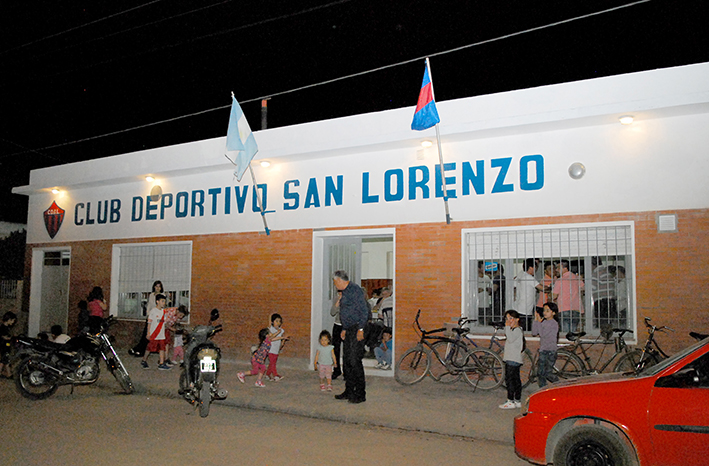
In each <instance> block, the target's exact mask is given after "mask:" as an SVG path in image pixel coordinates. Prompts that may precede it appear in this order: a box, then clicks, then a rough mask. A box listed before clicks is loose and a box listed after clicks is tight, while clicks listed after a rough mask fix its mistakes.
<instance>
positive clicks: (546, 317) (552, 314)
mask: <svg viewBox="0 0 709 466" xmlns="http://www.w3.org/2000/svg"><path fill="white" fill-rule="evenodd" d="M542 309H543V310H542V315H541V316H540V315H539V313H538V312H537V313H535V315H534V318H535V319H534V322H532V335H534V336H537V335H539V364H538V365H537V376H538V378H539V388H542V387H544V386H545V385H546V384H547V380H548V381H549V382H556V381H557V380H559V377H557V376H556V374H554V364H556V342H557V341H558V339H559V323H558V322H557V321H556V314H557V313H558V312H559V308H558V307H557V305H556V303H551V302H549V303H544V307H543V308H542Z"/></svg>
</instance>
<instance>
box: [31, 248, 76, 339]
mask: <svg viewBox="0 0 709 466" xmlns="http://www.w3.org/2000/svg"><path fill="white" fill-rule="evenodd" d="M70 266H71V251H70V250H68V249H57V250H52V249H40V248H37V249H34V250H33V251H32V275H31V288H30V315H29V322H28V333H29V335H30V336H36V335H37V333H39V332H49V330H50V328H51V327H52V325H61V326H62V329H63V330H64V332H67V331H68V328H67V327H68V322H69V270H70Z"/></svg>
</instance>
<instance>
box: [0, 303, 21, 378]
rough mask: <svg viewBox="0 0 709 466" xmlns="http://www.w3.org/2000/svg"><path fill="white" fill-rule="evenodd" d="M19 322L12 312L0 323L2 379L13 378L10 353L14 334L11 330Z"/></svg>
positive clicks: (0, 373)
mask: <svg viewBox="0 0 709 466" xmlns="http://www.w3.org/2000/svg"><path fill="white" fill-rule="evenodd" d="M15 322H17V315H16V314H15V313H14V312H12V311H7V312H6V313H5V314H4V315H3V316H2V323H0V377H5V378H7V379H9V378H10V377H12V371H11V370H10V352H11V350H12V333H11V332H10V329H12V326H13V325H15Z"/></svg>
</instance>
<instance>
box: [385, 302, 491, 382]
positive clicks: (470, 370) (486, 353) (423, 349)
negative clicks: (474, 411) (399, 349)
mask: <svg viewBox="0 0 709 466" xmlns="http://www.w3.org/2000/svg"><path fill="white" fill-rule="evenodd" d="M420 315H421V310H420V309H419V311H418V313H417V314H416V318H415V319H414V325H413V326H414V330H415V331H416V332H417V333H418V334H419V335H420V339H419V342H418V343H417V344H416V346H414V347H413V348H410V349H409V350H407V351H406V352H405V353H404V354H403V355H402V356H401V358H399V361H398V362H397V364H396V368H395V371H394V378H395V379H396V381H397V382H399V383H400V384H403V385H413V384H415V383H417V382H420V381H421V380H423V379H424V377H426V375H427V374H429V373H430V374H431V377H432V378H433V379H434V380H438V381H440V380H444V378H445V380H446V381H449V380H450V381H455V380H459V379H460V378H461V377H464V378H465V380H466V382H468V383H469V384H470V385H472V386H473V387H474V388H475V389H478V388H479V389H481V390H493V389H495V388H497V387H499V386H500V385H501V384H502V380H503V379H504V365H503V363H502V359H501V358H500V357H499V356H498V355H497V354H496V353H494V352H493V351H490V350H488V349H485V348H476V349H473V350H470V349H469V348H468V347H467V346H466V345H465V343H463V342H462V341H461V335H464V334H466V333H467V332H468V331H469V329H467V328H464V327H463V325H464V324H465V323H467V319H465V318H461V319H460V320H459V327H458V328H456V329H454V331H453V332H452V336H451V337H447V336H441V335H435V334H437V333H441V332H443V331H445V330H446V328H445V327H444V328H438V329H435V330H430V331H426V330H424V329H423V328H422V327H421V324H420V323H419V317H420ZM441 354H443V355H442V356H441ZM432 360H435V361H436V366H435V368H434V372H430V368H431V361H432ZM439 367H440V368H442V370H441V371H440V372H439V371H438V368H439Z"/></svg>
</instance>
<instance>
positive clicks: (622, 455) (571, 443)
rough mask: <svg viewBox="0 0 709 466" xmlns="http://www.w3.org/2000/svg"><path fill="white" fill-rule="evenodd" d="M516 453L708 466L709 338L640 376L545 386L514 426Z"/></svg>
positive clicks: (564, 461) (544, 459) (571, 461)
mask: <svg viewBox="0 0 709 466" xmlns="http://www.w3.org/2000/svg"><path fill="white" fill-rule="evenodd" d="M514 436H515V452H516V453H517V455H518V456H519V457H520V458H522V459H525V460H527V461H530V462H532V463H537V464H549V463H553V464H554V465H555V466H563V465H593V466H600V465H615V466H623V465H643V466H645V465H662V466H672V465H681V466H692V465H709V338H706V339H704V340H702V341H700V342H697V343H696V344H694V345H692V346H690V347H689V348H686V349H685V350H683V351H681V352H679V353H677V354H675V355H674V356H672V357H670V358H669V359H666V360H664V361H662V362H660V363H659V364H657V365H655V366H651V367H647V368H646V369H645V370H643V371H642V372H641V373H640V374H638V375H636V374H633V373H613V374H603V375H596V376H590V377H582V378H579V379H575V380H569V381H564V382H559V383H555V384H551V385H548V386H547V387H546V388H545V389H544V390H541V391H539V392H537V393H535V394H533V395H531V396H530V397H529V398H528V399H527V402H526V406H525V407H524V409H523V412H522V414H520V415H519V416H517V417H516V418H515V423H514Z"/></svg>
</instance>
